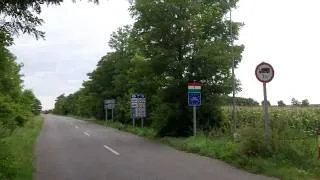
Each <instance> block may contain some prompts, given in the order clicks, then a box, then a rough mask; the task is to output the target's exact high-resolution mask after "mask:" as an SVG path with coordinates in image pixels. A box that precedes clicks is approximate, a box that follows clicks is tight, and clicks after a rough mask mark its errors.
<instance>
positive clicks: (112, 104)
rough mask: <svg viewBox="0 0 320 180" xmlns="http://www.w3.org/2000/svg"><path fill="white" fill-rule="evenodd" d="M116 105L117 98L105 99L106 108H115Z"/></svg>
mask: <svg viewBox="0 0 320 180" xmlns="http://www.w3.org/2000/svg"><path fill="white" fill-rule="evenodd" d="M115 105H116V100H115V99H108V100H104V108H105V109H114V108H115Z"/></svg>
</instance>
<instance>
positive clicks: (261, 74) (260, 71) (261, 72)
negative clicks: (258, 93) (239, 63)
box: [255, 62, 274, 150]
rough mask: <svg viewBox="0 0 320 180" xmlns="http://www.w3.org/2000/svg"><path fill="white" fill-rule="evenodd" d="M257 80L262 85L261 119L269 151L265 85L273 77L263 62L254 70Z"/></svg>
mask: <svg viewBox="0 0 320 180" xmlns="http://www.w3.org/2000/svg"><path fill="white" fill-rule="evenodd" d="M255 74H256V77H257V79H258V80H259V81H260V82H262V83H263V104H262V106H263V119H264V121H265V143H266V145H267V147H268V148H269V150H271V133H272V131H271V120H270V117H269V114H268V98H267V83H269V82H270V81H272V79H273V77H274V69H273V67H272V66H271V65H270V64H268V63H265V62H262V63H260V64H259V65H258V66H257V67H256V70H255Z"/></svg>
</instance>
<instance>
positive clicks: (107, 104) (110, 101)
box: [104, 99, 116, 121]
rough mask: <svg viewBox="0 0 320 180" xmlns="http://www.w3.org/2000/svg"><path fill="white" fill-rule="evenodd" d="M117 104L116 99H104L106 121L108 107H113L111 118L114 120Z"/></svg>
mask: <svg viewBox="0 0 320 180" xmlns="http://www.w3.org/2000/svg"><path fill="white" fill-rule="evenodd" d="M115 106H116V100H115V99H107V100H104V109H105V112H106V121H108V109H111V118H112V121H113V110H114V109H115Z"/></svg>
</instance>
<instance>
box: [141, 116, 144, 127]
mask: <svg viewBox="0 0 320 180" xmlns="http://www.w3.org/2000/svg"><path fill="white" fill-rule="evenodd" d="M143 121H144V118H141V127H142V128H143Z"/></svg>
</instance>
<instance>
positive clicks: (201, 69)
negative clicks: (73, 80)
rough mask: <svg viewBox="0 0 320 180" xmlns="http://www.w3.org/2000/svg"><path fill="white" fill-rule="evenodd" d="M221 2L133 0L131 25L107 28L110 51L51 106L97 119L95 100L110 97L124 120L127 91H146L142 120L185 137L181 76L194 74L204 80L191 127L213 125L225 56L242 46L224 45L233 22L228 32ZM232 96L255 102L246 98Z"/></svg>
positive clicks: (225, 89)
mask: <svg viewBox="0 0 320 180" xmlns="http://www.w3.org/2000/svg"><path fill="white" fill-rule="evenodd" d="M236 3H237V1H232V4H231V6H232V7H235V6H236ZM228 9H229V7H228V4H226V3H220V4H219V3H216V2H213V1H202V2H199V1H181V0H164V1H149V0H136V1H135V3H134V4H132V7H131V8H130V11H131V13H132V16H133V17H134V18H135V20H136V22H135V23H134V25H133V26H132V27H130V26H125V27H123V28H119V29H118V30H117V32H115V33H113V34H112V36H111V40H110V42H109V45H110V47H111V48H112V49H113V50H114V51H113V52H109V53H108V54H107V55H106V56H104V57H103V58H102V59H101V60H100V61H99V62H98V64H97V68H96V69H95V70H94V71H93V72H92V73H89V74H88V76H89V80H88V81H86V82H84V83H83V87H82V88H81V89H80V90H79V91H78V92H76V93H74V94H72V95H69V96H67V97H65V96H59V97H58V98H57V101H56V104H55V109H54V112H55V113H59V114H68V113H72V114H80V115H81V116H93V117H96V118H98V119H100V118H103V117H104V109H103V100H105V99H116V102H117V105H116V107H117V110H116V119H117V120H119V121H122V122H124V123H126V122H129V121H130V97H131V94H132V93H137V92H139V93H144V94H145V95H146V97H147V113H148V121H147V122H148V123H149V124H151V125H152V126H153V127H155V128H156V129H157V130H158V134H159V135H162V136H164V135H172V136H187V135H190V134H191V129H192V128H191V127H192V120H191V117H192V116H191V110H190V108H189V107H188V106H187V95H186V94H187V83H188V82H189V81H193V80H197V81H202V82H204V85H203V88H202V94H203V96H202V97H203V101H202V102H203V105H202V106H201V107H200V108H199V111H200V113H199V121H198V122H199V126H198V127H200V128H202V129H211V128H212V127H214V126H216V127H219V125H220V120H221V111H220V108H219V105H220V104H221V96H223V95H224V96H226V95H228V94H230V92H231V90H232V87H231V79H232V78H231V71H230V69H231V65H232V63H231V59H232V58H231V57H235V67H237V65H238V63H239V62H240V60H241V53H242V51H243V49H244V47H243V46H232V41H233V40H236V39H237V37H238V31H239V28H240V26H241V23H236V22H232V26H233V28H232V29H233V34H234V35H235V36H234V39H231V37H230V35H229V34H231V32H230V30H231V29H230V26H229V25H230V22H229V21H227V20H226V19H225V16H226V14H227V13H228ZM231 53H233V54H231ZM193 73H195V76H192V74H193ZM237 84H239V85H240V83H239V81H238V83H237ZM238 89H239V87H238ZM239 102H241V103H243V104H252V105H255V104H257V102H256V101H254V100H253V99H241V98H239ZM74 104H76V105H74Z"/></svg>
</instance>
